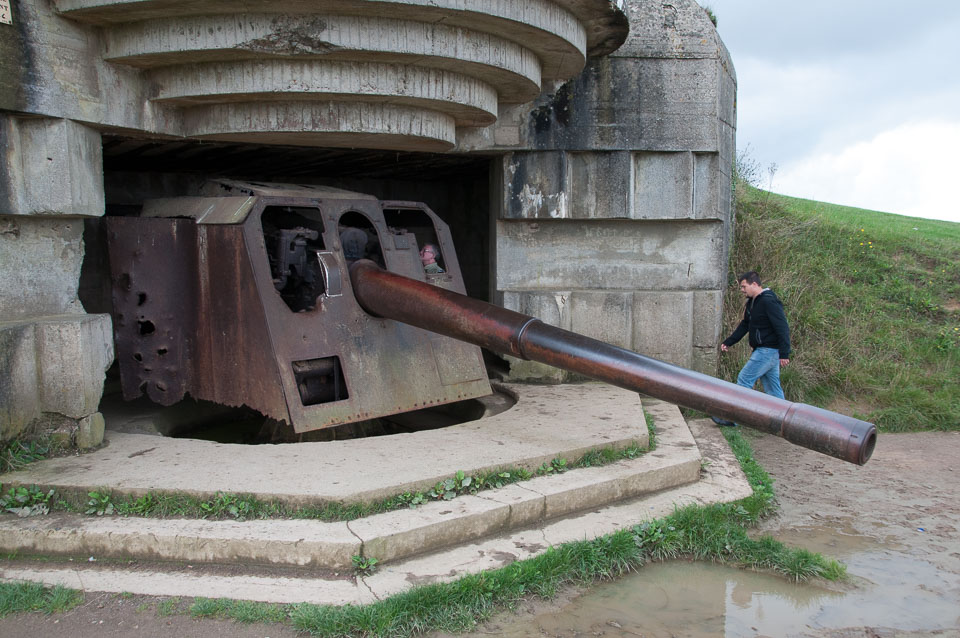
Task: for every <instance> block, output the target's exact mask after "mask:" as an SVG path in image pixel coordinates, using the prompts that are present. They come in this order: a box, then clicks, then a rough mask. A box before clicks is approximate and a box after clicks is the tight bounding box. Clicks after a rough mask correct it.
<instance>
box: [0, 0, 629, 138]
mask: <svg viewBox="0 0 960 638" xmlns="http://www.w3.org/2000/svg"><path fill="white" fill-rule="evenodd" d="M618 7H619V3H611V2H609V0H526V1H524V2H514V1H512V0H492V1H489V2H483V3H475V2H465V1H464V0H443V1H440V2H436V1H431V2H426V1H424V0H409V1H408V0H392V1H390V2H377V3H370V2H359V1H356V0H336V1H330V2H324V3H321V4H319V5H318V4H317V3H315V2H307V1H305V0H285V1H284V2H283V3H280V4H276V3H273V4H271V3H263V2H256V1H250V2H246V3H244V4H243V5H242V6H239V7H238V5H237V4H236V3H235V2H226V1H214V2H204V3H197V2H182V1H179V0H165V1H162V2H157V3H147V4H146V5H144V3H142V2H118V1H105V2H100V1H93V2H86V1H73V0H62V1H59V2H53V3H46V2H39V1H37V0H28V1H26V2H21V3H19V5H18V8H17V9H18V10H17V11H16V15H15V27H16V29H8V30H9V31H11V33H10V36H11V37H9V38H7V37H5V38H4V40H3V43H2V45H0V47H2V48H0V53H2V54H3V56H2V57H0V70H2V71H3V73H2V74H0V76H2V77H3V78H4V83H3V84H2V85H0V87H4V88H8V89H9V90H8V91H4V92H3V93H4V95H3V98H2V99H0V109H9V110H16V111H20V112H25V113H33V114H42V115H47V116H52V117H64V118H70V119H74V120H78V121H85V122H90V123H95V124H102V125H105V126H112V127H118V128H123V129H128V130H139V131H143V132H147V133H151V134H154V135H161V136H166V135H172V136H184V135H185V136H193V137H203V138H207V139H218V140H232V139H239V140H244V141H251V142H265V143H286V144H299V145H317V146H327V147H330V146H345V147H351V146H353V147H358V146H362V147H367V148H383V149H388V148H389V149H397V150H401V149H405V148H406V149H416V150H445V149H448V148H450V147H451V146H453V144H454V143H455V136H456V127H458V126H461V127H464V126H485V125H488V124H490V123H491V122H492V121H493V119H494V117H495V114H496V105H497V103H498V102H512V103H519V102H528V101H530V100H531V99H533V98H535V97H536V96H537V95H538V94H539V93H540V87H541V81H542V78H548V79H567V78H570V77H572V76H573V75H574V74H576V73H578V72H579V71H580V70H581V69H582V68H583V65H584V62H585V60H586V56H587V53H588V52H589V53H590V54H591V55H602V54H604V53H608V52H609V51H611V50H613V49H614V48H616V47H617V46H618V45H619V44H620V43H622V41H623V40H624V38H625V37H626V34H627V32H628V25H627V21H626V18H625V16H624V14H623V13H622V11H621V9H620V8H618ZM238 12H239V13H240V14H242V15H243V16H244V17H243V19H240V20H238V19H236V16H237V15H238ZM325 78H326V79H325ZM384 102H389V103H390V107H391V108H390V109H385V105H384V104H383V103H384ZM264 103H266V104H264ZM334 103H335V104H334ZM378 103H379V104H378Z"/></svg>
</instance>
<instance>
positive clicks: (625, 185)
mask: <svg viewBox="0 0 960 638" xmlns="http://www.w3.org/2000/svg"><path fill="white" fill-rule="evenodd" d="M626 9H627V12H628V14H629V16H630V22H631V33H630V36H629V38H628V39H627V41H626V43H625V44H624V45H623V46H621V47H620V48H619V49H618V50H617V51H616V52H614V53H612V54H611V55H609V56H606V57H603V58H599V59H595V60H591V61H590V62H589V63H588V64H587V67H586V68H585V69H584V71H583V73H581V74H580V75H579V76H577V77H576V78H574V79H572V80H570V81H568V82H566V83H562V84H556V85H555V86H554V87H553V89H552V90H551V91H549V92H548V93H545V94H544V95H543V96H541V97H540V98H539V99H538V100H536V101H535V102H534V103H532V104H529V105H524V106H520V107H507V108H502V109H501V112H500V117H499V119H498V123H497V125H496V126H495V127H491V129H495V130H492V131H491V130H489V129H486V130H483V131H475V132H473V133H471V134H466V135H464V136H462V137H461V141H460V145H461V148H463V149H465V150H478V149H483V148H497V149H500V150H503V151H505V153H504V155H503V156H502V157H501V164H500V171H499V175H498V179H497V180H496V183H495V184H494V185H493V187H492V191H493V192H494V193H495V194H496V195H498V196H499V200H497V207H498V209H497V210H496V212H495V215H493V217H494V218H495V219H494V220H493V222H492V224H493V226H494V229H493V231H492V235H493V236H494V238H495V240H494V244H495V248H494V252H495V257H494V260H493V263H492V266H491V268H492V277H491V281H492V287H493V291H492V293H491V297H492V298H493V299H496V300H500V301H501V302H502V303H503V305H504V306H506V307H507V308H510V309H514V310H517V311H520V312H525V313H527V314H533V315H535V316H538V317H540V318H541V319H543V320H544V321H547V322H548V323H551V324H553V325H557V326H560V327H563V328H567V329H570V330H575V331H578V332H583V333H584V334H586V335H588V336H592V337H596V338H599V339H602V340H604V341H608V342H610V343H613V344H615V345H618V346H621V347H625V348H629V349H632V350H635V351H637V352H640V353H643V354H647V355H650V356H653V357H656V358H659V359H663V360H666V361H669V362H671V363H675V364H678V365H682V366H685V367H690V368H693V369H696V370H699V371H702V372H705V373H708V374H713V373H715V372H716V356H717V348H718V345H719V338H720V334H719V331H720V327H721V309H722V306H721V303H722V301H721V300H722V291H723V288H724V286H725V283H726V268H727V258H728V246H729V239H730V237H731V235H732V232H731V231H732V226H731V224H732V219H731V195H732V193H731V167H732V163H733V158H734V157H733V156H734V148H735V125H736V114H735V105H734V98H735V95H736V78H735V75H734V71H733V66H732V63H731V61H730V57H729V54H728V52H727V50H726V48H725V47H724V45H723V43H722V42H721V41H720V39H719V37H718V35H717V33H716V29H715V28H714V26H713V24H712V23H711V22H710V21H709V18H708V16H707V14H706V12H705V11H704V10H703V9H702V8H701V7H700V6H699V5H698V4H697V3H696V2H693V1H692V0H681V1H671V2H669V3H667V2H648V1H643V0H630V1H628V2H627V3H626ZM512 364H513V366H512V374H514V375H515V378H517V379H526V380H540V381H560V380H563V379H565V378H567V377H566V375H564V374H560V373H557V372H556V371H553V370H550V369H547V368H546V367H545V366H538V365H536V364H531V363H529V362H519V361H512Z"/></svg>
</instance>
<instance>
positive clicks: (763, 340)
mask: <svg viewBox="0 0 960 638" xmlns="http://www.w3.org/2000/svg"><path fill="white" fill-rule="evenodd" d="M745 334H749V335H750V347H751V348H753V349H754V350H756V349H757V348H774V349H776V350H779V351H780V358H781V359H789V358H790V326H788V325H787V317H786V315H785V314H784V313H783V303H782V302H781V301H780V299H779V298H778V297H777V295H775V294H774V293H773V291H772V290H770V289H769V288H764V289H763V292H761V293H760V294H759V295H757V296H756V297H754V298H753V299H747V303H746V305H745V306H744V309H743V320H741V321H740V323H739V325H737V329H736V330H734V331H733V334H732V335H730V336H729V337H727V339H726V340H725V341H724V342H723V344H724V345H725V346H727V347H728V348H729V347H730V346H732V345H733V344H735V343H736V342H738V341H740V340H741V339H743V335H745Z"/></svg>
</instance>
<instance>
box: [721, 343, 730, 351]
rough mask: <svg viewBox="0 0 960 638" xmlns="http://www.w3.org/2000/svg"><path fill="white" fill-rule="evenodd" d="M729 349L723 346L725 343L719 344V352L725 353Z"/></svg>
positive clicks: (725, 345)
mask: <svg viewBox="0 0 960 638" xmlns="http://www.w3.org/2000/svg"><path fill="white" fill-rule="evenodd" d="M729 349H730V348H728V347H727V344H725V343H721V344H720V352H726V351H727V350H729Z"/></svg>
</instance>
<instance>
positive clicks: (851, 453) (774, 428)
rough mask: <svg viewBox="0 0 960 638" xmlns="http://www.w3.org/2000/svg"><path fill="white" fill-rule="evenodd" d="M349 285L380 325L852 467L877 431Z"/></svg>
mask: <svg viewBox="0 0 960 638" xmlns="http://www.w3.org/2000/svg"><path fill="white" fill-rule="evenodd" d="M350 279H351V280H352V283H353V292H354V296H355V297H356V299H357V302H358V303H359V304H360V306H361V307H362V308H363V309H364V310H366V311H367V312H368V313H370V314H372V315H375V316H378V317H382V318H386V319H394V320H396V321H401V322H403V323H406V324H410V325H412V326H416V327H418V328H422V329H424V330H429V331H431V332H436V333H438V334H441V335H445V336H448V337H452V338H454V339H459V340H461V341H466V342H468V343H472V344H474V345H477V346H480V347H482V348H487V349H489V350H492V351H494V352H499V353H501V354H508V355H512V356H514V357H519V358H521V359H527V360H530V361H538V362H540V363H546V364H548V365H551V366H554V367H557V368H561V369H563V370H567V371H570V372H575V373H578V374H581V375H584V376H587V377H590V378H593V379H597V380H599V381H605V382H607V383H610V384H612V385H615V386H618V387H621V388H625V389H627V390H633V391H635V392H640V393H642V394H646V395H649V396H652V397H655V398H657V399H663V400H665V401H669V402H671V403H675V404H677V405H682V406H685V407H688V408H693V409H696V410H701V411H703V412H706V413H708V414H711V415H715V416H720V417H724V418H727V419H730V420H732V421H735V422H737V423H740V424H743V425H747V426H750V427H752V428H755V429H757V430H760V431H762V432H768V433H770V434H775V435H777V436H780V437H783V438H784V439H786V440H787V441H790V442H791V443H795V444H796V445H800V446H802V447H805V448H809V449H811V450H815V451H817V452H822V453H823V454H827V455H829V456H833V457H836V458H838V459H842V460H844V461H849V462H850V463H856V464H858V465H863V464H864V463H866V462H867V460H868V459H869V458H870V456H871V455H872V454H873V449H874V447H875V445H876V441H877V428H876V427H875V426H874V425H873V424H872V423H867V422H866V421H860V420H859V419H854V418H851V417H848V416H844V415H842V414H837V413H835V412H830V411H828V410H822V409H820V408H816V407H813V406H810V405H806V404H803V403H791V402H790V401H785V400H783V399H778V398H776V397H772V396H770V395H768V394H763V393H761V392H757V391H755V390H751V389H748V388H744V387H742V386H738V385H735V384H732V383H728V382H726V381H722V380H720V379H716V378H714V377H711V376H708V375H705V374H701V373H699V372H694V371H693V370H687V369H686V368H681V367H679V366H675V365H671V364H669V363H665V362H663V361H659V360H657V359H653V358H651V357H646V356H644V355H641V354H637V353H636V352H632V351H630V350H626V349H624V348H619V347H617V346H613V345H610V344H608V343H604V342H602V341H597V340H596V339H591V338H589V337H585V336H583V335H580V334H577V333H575V332H570V331H569V330H563V329H562V328H556V327H554V326H550V325H548V324H545V323H543V322H542V321H540V320H539V319H536V318H534V317H530V316H528V315H524V314H521V313H519V312H514V311H512V310H507V309H505V308H500V307H498V306H494V305H492V304H488V303H486V302H483V301H479V300H477V299H472V298H470V297H467V296H465V295H461V294H459V293H456V292H451V291H449V290H445V289H443V288H440V287H438V286H433V285H430V284H427V283H423V282H421V281H417V280H415V279H410V278H408V277H404V276H402V275H397V274H395V273H391V272H388V271H386V270H383V269H382V268H380V267H379V266H377V265H376V264H374V263H373V262H371V261H368V260H360V261H356V262H354V263H353V264H352V265H351V266H350Z"/></svg>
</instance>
